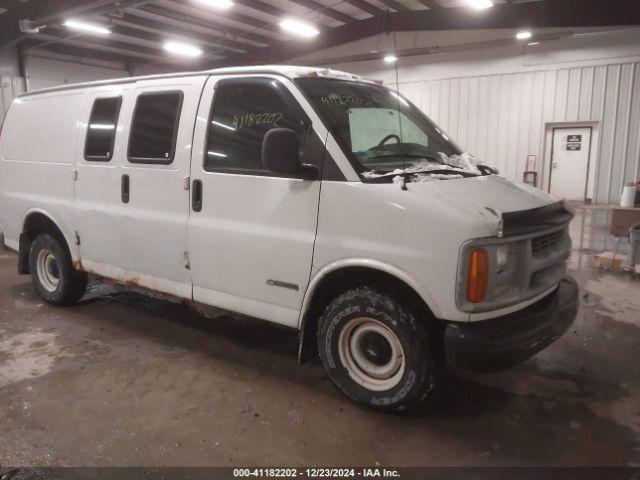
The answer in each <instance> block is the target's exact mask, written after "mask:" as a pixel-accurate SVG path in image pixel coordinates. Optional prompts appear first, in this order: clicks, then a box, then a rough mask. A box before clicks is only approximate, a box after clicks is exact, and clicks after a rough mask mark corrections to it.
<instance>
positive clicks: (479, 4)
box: [464, 0, 493, 10]
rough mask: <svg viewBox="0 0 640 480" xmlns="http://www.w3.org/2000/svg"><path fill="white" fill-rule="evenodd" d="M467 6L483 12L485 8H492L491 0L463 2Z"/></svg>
mask: <svg viewBox="0 0 640 480" xmlns="http://www.w3.org/2000/svg"><path fill="white" fill-rule="evenodd" d="M464 1H465V3H466V4H467V5H469V6H470V7H471V8H475V9H476V10H484V9H485V8H491V7H493V2H492V1H491V0H464Z"/></svg>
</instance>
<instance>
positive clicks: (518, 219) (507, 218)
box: [502, 202, 573, 238]
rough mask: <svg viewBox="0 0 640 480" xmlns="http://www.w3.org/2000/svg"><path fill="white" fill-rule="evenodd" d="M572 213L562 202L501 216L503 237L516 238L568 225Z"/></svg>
mask: <svg viewBox="0 0 640 480" xmlns="http://www.w3.org/2000/svg"><path fill="white" fill-rule="evenodd" d="M572 218H573V213H571V212H570V211H568V210H567V209H566V208H565V206H564V203H563V202H556V203H552V204H550V205H545V206H543V207H538V208H533V209H530V210H521V211H518V212H509V213H503V214H502V225H503V227H502V230H503V236H504V237H505V238H506V237H516V236H519V235H528V234H530V233H535V232H539V231H541V230H546V229H550V228H553V227H559V226H561V225H566V224H568V223H569V222H570V221H571V219H572Z"/></svg>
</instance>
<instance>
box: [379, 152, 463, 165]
mask: <svg viewBox="0 0 640 480" xmlns="http://www.w3.org/2000/svg"><path fill="white" fill-rule="evenodd" d="M389 157H405V158H422V159H424V160H431V161H432V162H434V163H439V164H440V165H446V163H444V162H443V161H442V159H441V158H436V157H432V156H430V155H420V154H418V153H392V154H386V155H374V156H373V157H367V160H376V159H380V158H389ZM451 166H452V165H451Z"/></svg>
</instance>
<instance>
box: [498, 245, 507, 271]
mask: <svg viewBox="0 0 640 480" xmlns="http://www.w3.org/2000/svg"><path fill="white" fill-rule="evenodd" d="M508 265H509V245H500V246H499V247H497V248H496V272H497V273H502V272H504V270H505V268H507V266H508Z"/></svg>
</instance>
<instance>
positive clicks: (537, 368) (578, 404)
mask: <svg viewBox="0 0 640 480" xmlns="http://www.w3.org/2000/svg"><path fill="white" fill-rule="evenodd" d="M607 215H608V212H607V211H606V210H602V209H591V208H588V209H587V208H582V207H581V208H579V209H578V216H577V217H576V219H575V220H574V223H573V224H572V236H573V239H574V252H573V256H572V259H571V262H570V269H571V273H572V274H573V275H575V276H576V278H577V279H578V281H579V283H580V286H581V296H582V305H581V309H580V313H579V317H578V319H577V321H576V323H575V325H574V328H572V329H571V330H570V331H569V332H568V333H567V334H566V335H565V336H564V337H563V338H561V339H560V340H559V341H558V342H557V343H555V344H554V345H552V346H551V347H549V348H548V349H547V350H546V351H544V352H542V353H540V354H539V355H537V356H536V357H534V358H532V359H530V360H529V361H527V362H526V363H524V364H523V365H521V366H519V367H516V368H514V369H512V370H509V371H506V372H502V373H496V374H483V375H476V374H468V373H460V372H458V373H456V374H453V373H448V374H446V375H445V376H443V378H442V379H441V381H440V384H439V386H438V388H437V389H436V391H435V392H434V394H433V395H432V397H431V399H430V400H428V401H426V402H425V403H423V404H422V405H420V406H419V407H418V408H416V409H414V410H412V411H411V412H408V413H405V414H402V415H395V416H394V415H385V414H380V413H376V412H372V411H369V410H366V409H363V408H360V407H358V406H356V405H354V404H353V403H351V402H349V401H348V400H346V399H345V398H343V397H342V396H341V395H340V394H339V393H338V392H337V391H336V390H335V389H334V387H333V386H332V385H331V383H330V382H329V381H328V379H327V378H326V376H325V375H324V373H323V371H322V368H321V366H320V364H319V363H318V362H317V361H316V362H311V363H307V364H305V365H302V366H298V364H297V361H296V338H295V334H293V333H292V332H290V331H286V330H281V329H278V328H273V327H270V326H268V325H264V324H260V323H257V322H251V321H246V320H244V321H238V320H233V319H230V318H226V317H223V318H218V319H215V320H210V319H206V318H203V317H201V316H199V315H198V314H197V313H195V312H193V311H192V310H190V309H189V308H187V307H185V306H182V305H177V304H172V303H168V302H164V301H160V300H155V299H151V298H147V297H143V296H140V295H137V294H134V293H127V292H120V293H114V292H112V291H111V290H108V289H104V288H102V287H101V286H100V285H98V284H96V285H94V286H93V289H92V290H93V291H92V292H91V293H90V294H89V295H88V296H87V298H85V300H84V301H83V302H82V303H81V304H80V305H78V306H76V307H71V308H55V307H52V306H49V305H46V304H44V303H43V302H42V301H41V299H40V298H39V297H38V296H37V295H36V294H35V292H34V290H33V288H32V287H31V283H30V279H29V277H25V276H18V275H17V274H16V256H15V254H13V253H10V252H5V251H0V464H2V465H5V466H6V465H14V466H68V465H73V466H88V465H91V466H106V465H109V466H111V465H136V466H143V465H144V466H152V465H153V466H160V465H163V466H204V465H215V466H237V465H295V466H308V465H368V466H371V465H376V464H380V465H395V466H427V465H428V466H479V465H487V466H497V465H500V466H522V465H526V466H595V465H598V466H640V282H639V281H638V280H633V279H631V278H630V277H629V276H628V275H627V274H613V273H608V272H599V271H595V270H593V269H592V268H591V254H593V253H594V252H598V251H601V250H603V249H611V248H612V245H613V243H612V239H611V238H610V237H608V235H607V232H606V224H607V222H608V217H607ZM623 243H624V242H623ZM622 248H623V249H624V248H626V247H625V246H624V245H623V247H622Z"/></svg>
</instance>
